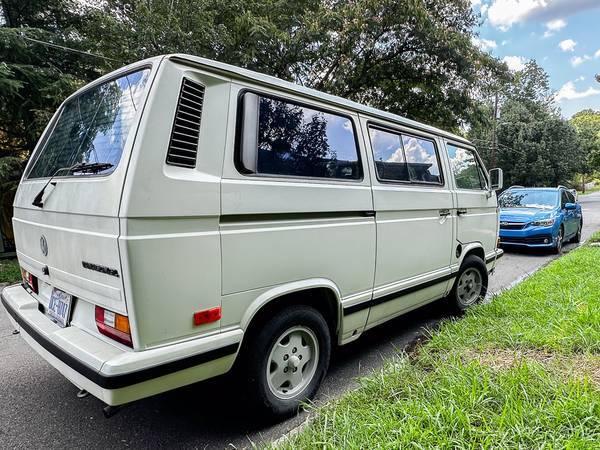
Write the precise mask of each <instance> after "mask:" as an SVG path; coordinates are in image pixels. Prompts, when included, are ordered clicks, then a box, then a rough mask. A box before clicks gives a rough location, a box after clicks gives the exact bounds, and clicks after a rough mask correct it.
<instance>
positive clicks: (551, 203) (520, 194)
mask: <svg viewBox="0 0 600 450" xmlns="http://www.w3.org/2000/svg"><path fill="white" fill-rule="evenodd" d="M557 200H558V197H557V192H556V191H521V190H519V191H507V192H505V193H504V194H502V195H501V196H500V198H499V199H498V203H500V207H501V208H539V209H552V208H554V207H555V206H556V203H557Z"/></svg>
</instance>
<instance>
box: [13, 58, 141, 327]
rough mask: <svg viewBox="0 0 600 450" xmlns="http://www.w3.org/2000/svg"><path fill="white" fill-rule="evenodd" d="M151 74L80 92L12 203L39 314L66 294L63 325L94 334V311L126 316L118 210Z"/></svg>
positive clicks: (122, 76)
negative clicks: (54, 294) (57, 292)
mask: <svg viewBox="0 0 600 450" xmlns="http://www.w3.org/2000/svg"><path fill="white" fill-rule="evenodd" d="M151 76H152V69H151V67H150V66H149V65H145V66H139V65H138V66H137V67H135V68H131V67H130V68H126V69H123V70H121V71H119V72H116V73H114V74H111V75H109V76H107V77H103V78H101V79H99V80H98V81H96V82H94V83H92V84H90V85H89V86H87V87H85V88H83V89H82V90H81V91H79V92H77V93H76V94H74V95H73V96H72V97H70V98H69V99H67V101H65V103H64V104H63V105H62V106H61V107H60V109H59V110H58V112H57V113H56V114H55V116H54V117H53V119H52V121H51V123H50V124H49V125H48V127H47V129H46V131H45V132H44V135H43V137H42V139H41V140H40V142H39V143H38V146H37V148H36V151H35V152H34V154H33V156H32V158H31V160H30V162H29V164H28V166H27V169H26V171H25V174H24V176H23V179H22V181H21V184H20V186H19V189H18V191H17V195H16V197H15V203H14V219H13V225H14V233H15V242H16V247H17V256H18V258H19V262H20V264H21V266H22V268H23V269H25V270H27V271H28V272H30V273H31V274H32V275H33V276H34V277H35V278H36V279H37V280H36V282H37V285H38V286H37V290H38V294H37V298H38V301H39V303H40V305H41V306H40V310H41V311H42V312H45V313H48V305H49V302H50V298H51V295H52V292H53V291H54V290H61V291H64V292H65V293H67V294H69V295H71V296H72V301H71V305H72V306H71V312H70V314H69V317H68V320H69V321H70V322H71V323H72V324H73V325H75V326H79V327H81V328H83V329H86V330H88V331H91V332H93V333H94V334H97V329H96V324H95V318H94V310H95V306H96V305H98V306H101V307H103V308H106V309H109V310H111V311H113V312H116V313H120V314H123V315H126V314H127V307H126V304H125V298H124V290H123V284H124V283H123V279H122V271H121V262H120V257H119V247H118V237H119V218H118V214H119V205H120V200H121V194H122V189H123V184H124V180H125V175H126V171H127V163H128V161H129V153H130V149H131V148H132V145H133V140H134V138H135V132H136V129H137V125H138V123H139V119H140V116H141V111H142V108H143V105H144V101H145V98H146V95H147V91H148V89H149V86H150V79H151Z"/></svg>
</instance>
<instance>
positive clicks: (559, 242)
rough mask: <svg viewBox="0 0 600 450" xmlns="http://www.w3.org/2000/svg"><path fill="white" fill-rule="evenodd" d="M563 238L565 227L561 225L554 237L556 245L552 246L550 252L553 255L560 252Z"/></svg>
mask: <svg viewBox="0 0 600 450" xmlns="http://www.w3.org/2000/svg"><path fill="white" fill-rule="evenodd" d="M564 240H565V229H564V228H563V226H562V225H561V226H560V228H559V230H558V237H557V239H556V245H555V246H554V247H552V253H554V254H555V255H560V254H561V253H562V248H563V244H564Z"/></svg>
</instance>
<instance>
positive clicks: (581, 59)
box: [571, 55, 592, 67]
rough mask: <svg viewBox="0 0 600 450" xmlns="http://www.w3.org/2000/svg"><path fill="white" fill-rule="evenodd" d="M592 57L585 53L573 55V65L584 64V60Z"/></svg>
mask: <svg viewBox="0 0 600 450" xmlns="http://www.w3.org/2000/svg"><path fill="white" fill-rule="evenodd" d="M590 59H592V58H591V57H590V56H589V55H583V56H573V57H572V58H571V65H572V66H573V67H577V66H580V65H582V64H583V63H584V62H586V61H589V60H590Z"/></svg>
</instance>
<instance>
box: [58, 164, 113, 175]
mask: <svg viewBox="0 0 600 450" xmlns="http://www.w3.org/2000/svg"><path fill="white" fill-rule="evenodd" d="M112 166H113V164H111V163H106V162H105V163H100V162H99V163H79V164H75V165H74V166H71V167H69V171H68V172H67V173H78V172H82V173H98V172H102V171H103V170H106V169H110V168H111V167H112Z"/></svg>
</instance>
